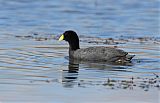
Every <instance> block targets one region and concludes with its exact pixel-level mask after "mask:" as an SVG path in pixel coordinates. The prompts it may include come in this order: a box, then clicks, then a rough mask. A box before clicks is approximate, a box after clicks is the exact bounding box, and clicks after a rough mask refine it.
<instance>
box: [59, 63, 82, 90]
mask: <svg viewBox="0 0 160 103" xmlns="http://www.w3.org/2000/svg"><path fill="white" fill-rule="evenodd" d="M78 70H79V63H77V62H75V61H73V60H69V64H68V69H67V70H63V73H62V84H63V86H64V87H66V88H72V87H73V86H74V85H76V84H77V82H76V80H77V78H78Z"/></svg>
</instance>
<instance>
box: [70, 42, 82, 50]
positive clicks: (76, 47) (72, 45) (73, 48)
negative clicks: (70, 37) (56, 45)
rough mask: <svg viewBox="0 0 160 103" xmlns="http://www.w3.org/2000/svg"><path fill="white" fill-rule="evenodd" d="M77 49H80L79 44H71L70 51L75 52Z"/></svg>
mask: <svg viewBox="0 0 160 103" xmlns="http://www.w3.org/2000/svg"><path fill="white" fill-rule="evenodd" d="M77 49H80V47H79V42H77V41H76V42H69V50H70V51H75V50H77Z"/></svg>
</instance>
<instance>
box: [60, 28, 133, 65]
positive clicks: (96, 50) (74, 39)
mask: <svg viewBox="0 0 160 103" xmlns="http://www.w3.org/2000/svg"><path fill="white" fill-rule="evenodd" d="M62 40H65V41H67V42H68V43H69V59H73V60H80V61H94V62H115V63H126V62H131V59H132V58H133V57H134V55H129V54H128V53H127V52H125V51H123V50H120V49H115V48H111V47H105V46H99V47H88V48H81V49H80V46H79V38H78V35H77V33H76V32H74V31H72V30H68V31H65V32H64V33H63V34H62V35H61V36H60V38H59V41H62Z"/></svg>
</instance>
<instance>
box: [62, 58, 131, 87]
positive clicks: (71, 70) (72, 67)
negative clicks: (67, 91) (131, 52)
mask: <svg viewBox="0 0 160 103" xmlns="http://www.w3.org/2000/svg"><path fill="white" fill-rule="evenodd" d="M67 59H68V58H67ZM68 60H69V64H68V68H67V69H65V70H63V72H62V84H63V86H64V87H66V88H73V87H74V86H75V85H77V84H78V72H79V64H84V65H85V67H87V68H90V69H96V70H102V72H103V71H108V72H107V73H108V74H106V75H109V71H117V72H131V71H130V69H127V68H128V67H130V66H132V65H133V64H132V63H129V64H119V63H118V64H117V63H106V62H105V63H103V62H101V63H98V62H97V63H95V62H89V61H88V62H86V61H78V60H73V59H68Z"/></svg>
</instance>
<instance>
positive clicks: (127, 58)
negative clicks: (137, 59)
mask: <svg viewBox="0 0 160 103" xmlns="http://www.w3.org/2000/svg"><path fill="white" fill-rule="evenodd" d="M134 56H135V55H126V61H131V59H132V58H133V57H134Z"/></svg>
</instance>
